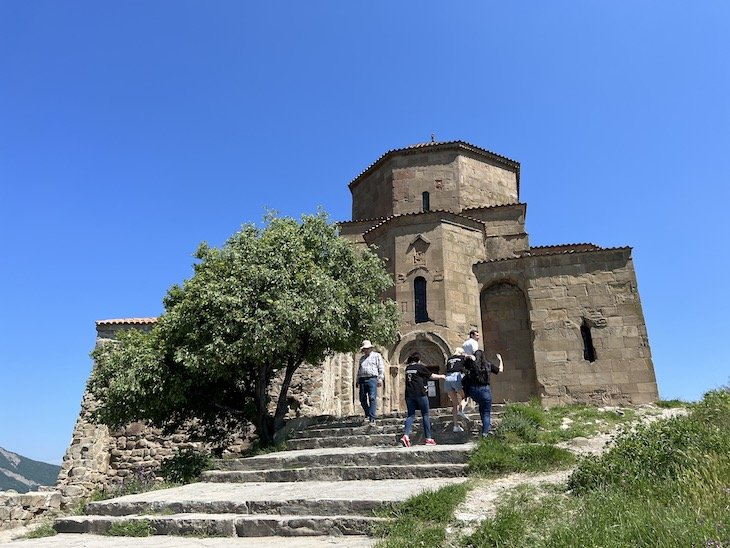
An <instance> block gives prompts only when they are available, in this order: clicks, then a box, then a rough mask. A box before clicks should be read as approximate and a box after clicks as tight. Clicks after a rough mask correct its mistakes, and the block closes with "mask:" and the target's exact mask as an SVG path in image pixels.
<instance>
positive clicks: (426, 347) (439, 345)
mask: <svg viewBox="0 0 730 548" xmlns="http://www.w3.org/2000/svg"><path fill="white" fill-rule="evenodd" d="M399 347H400V348H396V352H394V355H395V356H397V359H398V364H399V368H400V369H401V371H403V370H404V369H405V364H406V359H408V356H410V355H411V354H412V353H413V352H418V353H419V354H420V355H421V362H422V363H423V364H424V365H425V366H426V367H428V369H429V370H430V371H431V372H432V373H436V374H442V373H443V372H444V368H445V364H446V358H447V357H448V355H447V354H448V348H449V347H448V345H447V344H446V342H445V341H444V340H443V339H441V337H438V336H437V335H433V334H430V333H429V334H426V333H418V334H415V336H409V337H406V338H405V339H404V340H402V341H401V344H399ZM400 377H401V379H400V382H401V386H399V390H400V392H401V399H402V400H403V402H402V409H405V399H404V396H403V393H404V392H405V386H404V385H403V383H404V382H405V381H404V379H403V376H402V375H400ZM428 383H429V385H428V404H429V407H431V408H432V409H433V408H437V407H447V406H448V405H450V404H449V401H448V396H447V395H446V393H445V392H444V391H443V386H442V385H441V381H438V380H435V381H428Z"/></svg>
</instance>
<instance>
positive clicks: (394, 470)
mask: <svg viewBox="0 0 730 548" xmlns="http://www.w3.org/2000/svg"><path fill="white" fill-rule="evenodd" d="M466 468H467V465H466V464H441V465H439V466H434V465H433V464H407V465H402V464H396V465H389V466H341V465H335V466H320V467H316V468H310V467H306V468H295V469H293V470H245V471H244V470H235V471H223V470H211V471H208V472H203V476H202V479H203V481H208V482H218V483H224V482H228V483H231V482H236V483H241V482H262V481H266V482H289V481H352V480H392V479H418V478H453V477H459V476H465V475H466Z"/></svg>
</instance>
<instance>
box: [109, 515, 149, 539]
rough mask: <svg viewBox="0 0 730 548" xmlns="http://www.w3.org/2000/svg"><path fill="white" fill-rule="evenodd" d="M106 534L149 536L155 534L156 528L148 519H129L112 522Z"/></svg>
mask: <svg viewBox="0 0 730 548" xmlns="http://www.w3.org/2000/svg"><path fill="white" fill-rule="evenodd" d="M106 534H107V535H109V536H112V537H148V536H150V535H154V534H155V528H154V527H153V526H152V522H151V521H150V520H147V519H140V520H131V519H127V520H122V521H115V522H114V523H112V524H111V526H110V527H109V529H108V530H107V532H106Z"/></svg>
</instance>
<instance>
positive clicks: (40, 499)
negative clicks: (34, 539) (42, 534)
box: [0, 490, 61, 530]
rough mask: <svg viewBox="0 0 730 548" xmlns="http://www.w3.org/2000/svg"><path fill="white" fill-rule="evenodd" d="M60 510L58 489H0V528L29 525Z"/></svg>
mask: <svg viewBox="0 0 730 548" xmlns="http://www.w3.org/2000/svg"><path fill="white" fill-rule="evenodd" d="M60 510H61V493H59V492H58V491H52V490H49V491H32V492H30V493H16V492H15V491H12V490H11V491H0V530H3V529H13V528H15V527H22V526H25V525H31V524H33V523H35V522H38V521H41V520H43V519H44V518H48V517H53V516H54V515H56V514H57V513H58V512H59V511H60Z"/></svg>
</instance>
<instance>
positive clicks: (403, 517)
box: [375, 483, 468, 548]
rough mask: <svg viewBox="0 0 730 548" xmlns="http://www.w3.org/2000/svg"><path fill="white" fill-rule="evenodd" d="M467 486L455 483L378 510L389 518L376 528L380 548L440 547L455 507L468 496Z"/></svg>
mask: <svg viewBox="0 0 730 548" xmlns="http://www.w3.org/2000/svg"><path fill="white" fill-rule="evenodd" d="M467 491H468V487H467V486H466V485H465V484H463V483H459V484H453V485H447V486H446V487H442V488H441V489H438V490H437V491H424V492H423V493H420V494H418V495H416V496H414V497H411V498H409V499H408V500H406V501H404V502H402V503H400V504H397V505H394V506H392V507H390V508H387V509H385V510H381V511H379V512H377V515H379V516H380V517H385V518H389V521H388V522H386V523H383V524H380V525H378V526H377V527H376V530H375V534H376V536H378V537H379V538H380V540H379V541H378V543H377V546H378V547H379V548H411V547H419V548H420V547H424V546H428V547H431V546H441V545H442V543H443V542H444V540H445V539H446V529H445V527H446V525H447V524H448V523H449V522H450V521H451V520H453V516H454V510H455V509H456V507H457V506H458V505H459V504H460V503H461V502H462V501H463V500H464V499H465V498H466V493H467Z"/></svg>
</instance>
